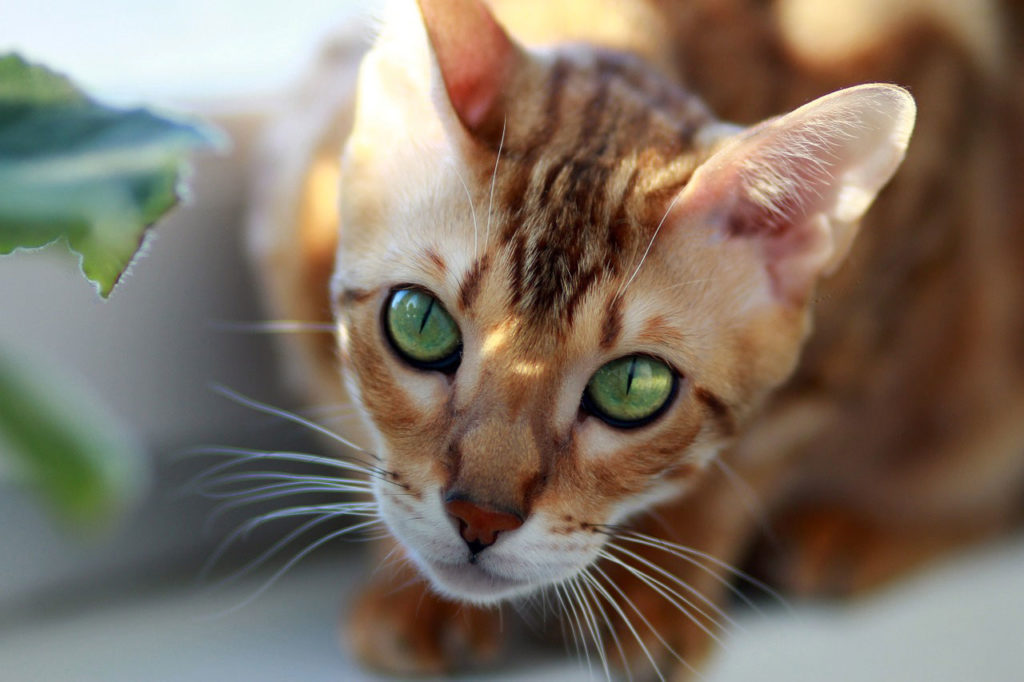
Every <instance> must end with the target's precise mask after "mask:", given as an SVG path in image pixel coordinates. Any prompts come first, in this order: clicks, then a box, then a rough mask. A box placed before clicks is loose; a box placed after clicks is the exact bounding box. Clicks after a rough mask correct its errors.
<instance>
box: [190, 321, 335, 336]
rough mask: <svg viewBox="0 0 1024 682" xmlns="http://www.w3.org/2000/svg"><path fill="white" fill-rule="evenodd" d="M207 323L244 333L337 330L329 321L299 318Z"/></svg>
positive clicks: (318, 332) (320, 332) (302, 332)
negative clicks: (303, 320)
mask: <svg viewBox="0 0 1024 682" xmlns="http://www.w3.org/2000/svg"><path fill="white" fill-rule="evenodd" d="M207 324H208V325H209V326H210V328H212V329H213V330H215V331H219V332H234V333H242V334H305V333H308V334H334V333H336V331H337V330H336V329H335V327H334V325H333V324H331V323H329V322H302V321H299V320H265V321H261V322H234V321H230V320H215V321H210V322H208V323H207Z"/></svg>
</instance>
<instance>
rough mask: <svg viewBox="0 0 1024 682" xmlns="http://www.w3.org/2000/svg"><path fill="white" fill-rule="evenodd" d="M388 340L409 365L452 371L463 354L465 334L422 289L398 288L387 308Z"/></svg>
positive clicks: (438, 303) (442, 307)
mask: <svg viewBox="0 0 1024 682" xmlns="http://www.w3.org/2000/svg"><path fill="white" fill-rule="evenodd" d="M384 329H385V332H386V333H387V337H388V340H389V341H391V345H392V346H394V348H395V350H396V351H398V354H399V355H401V356H402V357H403V358H404V359H405V360H406V361H407V362H408V363H409V364H410V365H412V366H413V367H418V368H420V369H431V370H437V371H439V372H452V371H454V370H455V368H456V367H458V364H459V359H460V358H461V356H462V335H461V334H460V333H459V326H458V325H457V324H455V320H453V319H452V316H451V315H449V314H448V311H447V310H445V309H444V306H442V305H441V303H440V301H438V300H437V298H435V297H434V296H432V295H431V294H429V293H427V292H426V291H423V290H421V289H396V290H395V291H393V292H391V296H390V297H389V298H388V301H387V304H386V305H385V307H384Z"/></svg>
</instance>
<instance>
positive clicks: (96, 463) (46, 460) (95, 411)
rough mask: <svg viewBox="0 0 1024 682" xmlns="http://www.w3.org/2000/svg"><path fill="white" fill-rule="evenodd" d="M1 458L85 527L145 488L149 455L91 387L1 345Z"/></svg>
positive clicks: (63, 513) (109, 516) (67, 516)
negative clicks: (11, 352) (11, 351)
mask: <svg viewBox="0 0 1024 682" xmlns="http://www.w3.org/2000/svg"><path fill="white" fill-rule="evenodd" d="M0 459H4V460H8V461H9V463H11V464H13V467H14V473H15V477H16V479H21V480H24V481H25V482H26V483H28V485H30V486H31V487H33V488H35V489H36V490H38V491H39V492H40V493H42V494H43V496H44V497H45V498H46V499H47V500H48V501H49V502H50V503H51V504H52V506H53V507H54V508H55V509H56V510H57V511H58V512H59V513H60V515H61V517H63V518H64V519H66V520H68V521H70V522H73V523H75V524H77V525H78V526H80V527H81V526H86V527H88V526H97V525H99V524H102V523H104V522H107V521H109V520H110V519H112V518H113V517H114V516H115V515H116V513H117V512H118V511H119V510H120V509H123V508H124V507H125V506H126V505H127V504H128V503H129V502H130V501H131V500H133V499H134V498H135V497H136V496H137V495H138V493H139V489H140V487H141V483H142V481H143V476H142V463H143V462H144V461H145V460H144V458H143V453H142V449H141V447H140V445H139V444H138V442H137V441H136V440H135V438H134V437H133V436H132V434H131V433H130V432H129V431H128V429H126V428H125V426H124V425H123V424H122V423H120V422H119V421H118V420H117V419H116V418H115V417H113V416H112V415H111V413H110V412H109V411H108V410H107V409H106V408H105V406H104V405H103V404H102V403H101V402H100V401H99V400H98V399H97V397H96V396H94V395H92V394H91V392H89V391H87V390H85V388H83V387H82V386H81V385H79V384H78V383H77V382H75V381H74V380H73V379H71V378H70V377H67V376H59V375H58V374H57V373H56V372H55V371H54V370H53V369H52V368H51V367H48V366H42V365H37V364H34V363H32V364H30V363H28V362H27V360H26V359H25V358H22V357H17V358H15V357H14V356H11V355H8V354H6V353H3V352H2V349H0ZM5 463H6V462H5Z"/></svg>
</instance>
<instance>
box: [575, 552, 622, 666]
mask: <svg viewBox="0 0 1024 682" xmlns="http://www.w3.org/2000/svg"><path fill="white" fill-rule="evenodd" d="M582 573H583V575H584V579H583V582H582V583H581V585H580V586H581V588H582V589H584V590H586V593H587V594H588V595H590V599H588V600H587V608H588V610H589V611H590V617H591V620H593V622H594V628H593V632H594V633H595V635H594V636H595V638H596V639H597V647H598V653H600V654H601V666H602V667H603V668H604V676H605V679H606V680H607V681H608V682H612V673H611V670H610V669H609V667H608V655H607V653H605V650H604V641H603V638H602V637H601V635H600V629H601V628H600V624H598V622H597V618H596V617H595V615H594V609H596V610H597V611H598V612H599V613H600V614H601V619H602V620H603V621H604V624H605V626H607V628H608V634H610V635H611V636H612V641H613V642H615V648H616V649H618V650H619V656H620V657H621V659H622V667H623V669H624V670H626V674H627V675H628V676H629V678H630V680H632V679H633V675H632V673H630V672H629V666H628V664H627V663H626V655H625V653H624V652H623V651H622V645H621V644H620V643H619V636H618V635H617V634H616V633H615V628H613V627H612V624H611V621H610V620H609V619H608V614H607V613H605V610H604V607H603V606H602V605H601V601H600V600H599V599H598V598H597V595H596V594H594V587H593V585H591V581H588V580H587V576H586V573H587V569H584V570H583V571H582Z"/></svg>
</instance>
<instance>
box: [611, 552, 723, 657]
mask: <svg viewBox="0 0 1024 682" xmlns="http://www.w3.org/2000/svg"><path fill="white" fill-rule="evenodd" d="M601 556H602V558H604V559H605V560H606V561H610V562H611V563H613V564H616V565H618V566H621V567H622V568H624V569H625V570H626V571H628V572H629V573H630V575H632V576H634V577H635V578H636V579H637V580H640V581H641V582H642V583H644V584H645V585H647V586H648V587H650V588H651V589H652V590H654V591H655V592H656V593H657V594H658V595H659V596H661V597H664V598H665V600H666V601H668V602H669V603H670V604H672V606H674V607H675V608H677V609H679V611H680V612H682V614H683V615H685V616H686V617H687V618H688V619H689V620H690V621H691V622H692V623H693V624H694V625H696V626H697V627H698V628H700V629H701V631H703V632H704V633H705V634H706V635H708V636H709V637H711V638H712V639H713V640H714V641H715V642H717V643H718V644H719V645H720V646H722V647H723V648H726V649H728V647H727V646H726V643H725V642H724V641H723V640H722V639H721V638H720V637H718V635H717V634H716V633H715V632H714V631H713V630H712V629H711V628H709V627H707V626H706V625H704V623H702V622H701V621H700V619H699V618H696V617H695V616H694V614H693V612H691V611H690V609H693V611H696V612H697V613H698V614H699V615H701V616H703V617H704V618H706V619H707V620H708V621H710V622H711V623H712V624H713V625H714V626H715V627H717V628H718V629H719V630H724V629H725V628H724V627H722V624H721V623H720V622H719V621H718V620H717V619H715V618H714V617H712V616H710V615H709V614H708V613H707V612H706V611H704V610H703V609H701V608H700V607H699V606H696V605H695V604H694V603H693V602H691V601H690V600H689V599H687V598H686V597H684V596H683V595H681V594H679V593H678V592H676V591H675V590H673V589H672V588H671V587H669V586H668V585H666V584H665V583H663V582H662V581H660V580H658V579H657V578H654V577H653V576H651V575H649V574H647V573H644V572H643V571H642V570H640V569H639V568H637V567H636V566H630V565H628V564H627V563H626V562H624V561H622V560H621V559H619V558H618V557H615V556H612V555H611V554H608V553H607V552H602V553H601ZM634 556H635V555H634ZM637 558H639V557H637ZM663 573H665V575H667V576H669V577H670V578H674V576H672V575H671V574H670V573H668V572H665V571H663ZM676 582H678V583H679V584H680V585H683V586H684V587H686V588H688V589H691V590H692V589H693V588H691V587H690V586H689V585H687V584H686V583H685V582H682V581H680V580H678V579H676ZM687 607H689V608H687ZM722 615H723V617H724V618H726V620H727V621H728V622H730V623H732V621H731V619H729V618H728V616H725V614H724V613H723V614H722Z"/></svg>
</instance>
